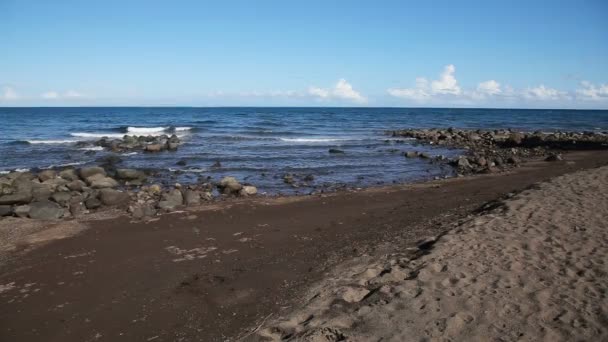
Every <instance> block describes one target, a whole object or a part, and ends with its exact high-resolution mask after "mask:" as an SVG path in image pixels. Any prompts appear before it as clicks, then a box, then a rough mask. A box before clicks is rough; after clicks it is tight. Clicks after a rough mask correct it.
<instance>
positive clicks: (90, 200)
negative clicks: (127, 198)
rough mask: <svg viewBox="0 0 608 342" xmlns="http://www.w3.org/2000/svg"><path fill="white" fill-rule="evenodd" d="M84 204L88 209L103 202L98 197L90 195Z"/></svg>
mask: <svg viewBox="0 0 608 342" xmlns="http://www.w3.org/2000/svg"><path fill="white" fill-rule="evenodd" d="M84 205H85V206H86V207H87V209H97V208H99V207H101V205H102V203H101V201H100V200H99V199H97V198H96V197H90V198H88V199H87V200H86V201H84Z"/></svg>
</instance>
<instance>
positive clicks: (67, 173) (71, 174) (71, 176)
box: [59, 169, 80, 182]
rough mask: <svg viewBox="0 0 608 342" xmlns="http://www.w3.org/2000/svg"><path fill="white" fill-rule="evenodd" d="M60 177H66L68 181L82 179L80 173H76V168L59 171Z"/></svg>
mask: <svg viewBox="0 0 608 342" xmlns="http://www.w3.org/2000/svg"><path fill="white" fill-rule="evenodd" d="M59 177H61V178H63V179H65V180H67V181H70V182H71V181H75V180H79V179H80V178H79V177H78V174H77V173H76V170H74V169H65V170H63V171H61V172H59Z"/></svg>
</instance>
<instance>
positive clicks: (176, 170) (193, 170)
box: [169, 167, 207, 173]
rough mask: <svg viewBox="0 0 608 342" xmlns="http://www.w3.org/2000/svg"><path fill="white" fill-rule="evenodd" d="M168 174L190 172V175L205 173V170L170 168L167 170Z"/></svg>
mask: <svg viewBox="0 0 608 342" xmlns="http://www.w3.org/2000/svg"><path fill="white" fill-rule="evenodd" d="M169 171H170V172H178V171H179V172H192V173H201V172H207V169H174V168H172V167H170V168H169Z"/></svg>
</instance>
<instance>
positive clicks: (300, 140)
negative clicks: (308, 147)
mask: <svg viewBox="0 0 608 342" xmlns="http://www.w3.org/2000/svg"><path fill="white" fill-rule="evenodd" d="M279 140H281V141H285V142H311V143H320V142H332V141H344V140H348V139H338V138H279Z"/></svg>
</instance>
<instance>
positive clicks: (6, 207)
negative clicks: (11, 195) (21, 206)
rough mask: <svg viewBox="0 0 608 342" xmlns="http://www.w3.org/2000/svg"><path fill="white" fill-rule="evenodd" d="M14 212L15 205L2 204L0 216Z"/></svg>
mask: <svg viewBox="0 0 608 342" xmlns="http://www.w3.org/2000/svg"><path fill="white" fill-rule="evenodd" d="M12 214H13V207H12V206H10V205H0V217H3V216H11V215H12Z"/></svg>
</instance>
